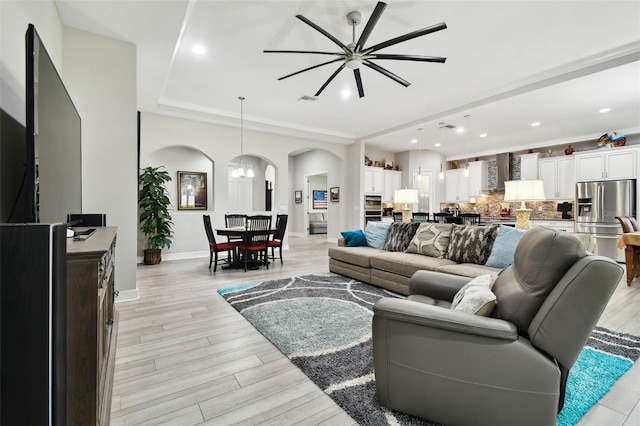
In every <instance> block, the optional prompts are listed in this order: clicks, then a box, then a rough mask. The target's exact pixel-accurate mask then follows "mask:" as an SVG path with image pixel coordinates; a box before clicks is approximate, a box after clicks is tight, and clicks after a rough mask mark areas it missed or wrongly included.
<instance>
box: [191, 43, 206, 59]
mask: <svg viewBox="0 0 640 426" xmlns="http://www.w3.org/2000/svg"><path fill="white" fill-rule="evenodd" d="M191 51H192V52H193V53H195V54H196V55H199V56H201V55H204V53H205V52H206V50H205V48H204V46H202V45H200V44H196V45H195V46H193V47H192V48H191Z"/></svg>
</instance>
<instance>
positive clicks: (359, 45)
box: [355, 1, 387, 52]
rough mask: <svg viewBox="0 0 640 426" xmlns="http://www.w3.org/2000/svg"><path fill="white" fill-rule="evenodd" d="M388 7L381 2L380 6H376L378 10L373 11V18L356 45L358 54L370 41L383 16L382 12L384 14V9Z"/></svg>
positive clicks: (368, 22)
mask: <svg viewBox="0 0 640 426" xmlns="http://www.w3.org/2000/svg"><path fill="white" fill-rule="evenodd" d="M386 7H387V4H386V3H383V2H381V1H379V2H378V4H377V5H376V8H375V9H373V13H372V14H371V17H370V18H369V20H368V21H367V25H366V26H365V27H364V30H362V34H360V38H359V39H358V43H356V48H355V51H356V52H359V51H360V50H362V46H364V45H365V43H366V42H367V40H368V39H369V36H370V35H371V32H372V31H373V28H374V27H375V26H376V24H377V23H378V20H379V19H380V17H381V16H382V12H384V9H385V8H386Z"/></svg>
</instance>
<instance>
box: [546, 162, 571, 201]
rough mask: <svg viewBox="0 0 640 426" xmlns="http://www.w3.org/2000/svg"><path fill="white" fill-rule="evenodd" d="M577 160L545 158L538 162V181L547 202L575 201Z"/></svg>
mask: <svg viewBox="0 0 640 426" xmlns="http://www.w3.org/2000/svg"><path fill="white" fill-rule="evenodd" d="M575 176H576V174H575V158H573V156H571V155H568V156H565V157H556V158H543V159H540V160H538V179H541V180H542V182H543V186H544V196H545V198H546V199H547V200H573V199H574V198H575V196H576V177H575Z"/></svg>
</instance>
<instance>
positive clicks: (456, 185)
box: [445, 169, 469, 203]
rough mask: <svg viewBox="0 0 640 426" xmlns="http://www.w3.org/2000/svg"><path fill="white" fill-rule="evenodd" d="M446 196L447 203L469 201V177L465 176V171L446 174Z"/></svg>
mask: <svg viewBox="0 0 640 426" xmlns="http://www.w3.org/2000/svg"><path fill="white" fill-rule="evenodd" d="M445 195H446V200H445V201H447V202H450V203H463V202H467V201H469V177H467V176H465V175H464V169H453V170H447V171H446V172H445Z"/></svg>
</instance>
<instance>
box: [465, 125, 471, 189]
mask: <svg viewBox="0 0 640 426" xmlns="http://www.w3.org/2000/svg"><path fill="white" fill-rule="evenodd" d="M469 117H471V116H470V115H469V114H467V115H465V118H466V119H467V125H466V130H465V132H466V133H467V147H466V151H467V152H466V156H467V163H466V164H465V166H464V176H465V177H469V131H470V129H469Z"/></svg>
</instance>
